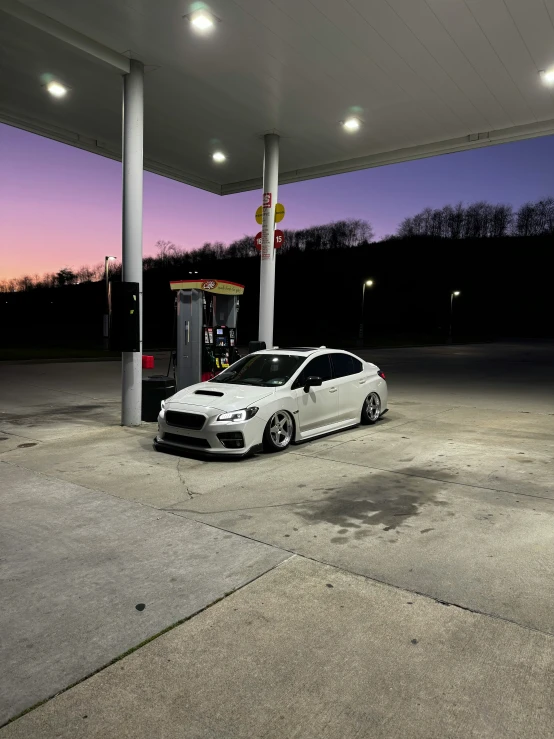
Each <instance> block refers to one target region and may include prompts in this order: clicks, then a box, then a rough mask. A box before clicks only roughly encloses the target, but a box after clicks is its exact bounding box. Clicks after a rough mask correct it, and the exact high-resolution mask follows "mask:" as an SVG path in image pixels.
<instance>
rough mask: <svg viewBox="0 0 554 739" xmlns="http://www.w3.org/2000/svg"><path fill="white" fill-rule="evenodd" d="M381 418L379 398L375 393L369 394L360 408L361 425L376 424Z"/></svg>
mask: <svg viewBox="0 0 554 739" xmlns="http://www.w3.org/2000/svg"><path fill="white" fill-rule="evenodd" d="M380 417H381V398H380V397H379V396H378V395H377V393H370V394H369V395H368V396H367V398H366V399H365V400H364V405H363V407H362V423H365V424H372V423H377V421H378V420H379V418H380Z"/></svg>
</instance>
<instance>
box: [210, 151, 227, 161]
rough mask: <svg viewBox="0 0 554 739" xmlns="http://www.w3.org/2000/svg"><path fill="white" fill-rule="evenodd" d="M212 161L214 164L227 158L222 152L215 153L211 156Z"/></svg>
mask: <svg viewBox="0 0 554 739" xmlns="http://www.w3.org/2000/svg"><path fill="white" fill-rule="evenodd" d="M212 159H213V160H214V162H224V161H225V160H226V159H227V157H226V156H225V154H224V153H223V152H222V151H216V152H214V153H213V154H212Z"/></svg>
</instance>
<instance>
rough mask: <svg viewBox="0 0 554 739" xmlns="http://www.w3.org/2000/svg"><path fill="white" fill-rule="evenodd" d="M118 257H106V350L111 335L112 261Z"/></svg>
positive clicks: (104, 332)
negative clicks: (110, 265)
mask: <svg viewBox="0 0 554 739" xmlns="http://www.w3.org/2000/svg"><path fill="white" fill-rule="evenodd" d="M111 259H117V257H104V274H105V281H106V301H105V308H104V331H103V334H104V349H107V348H108V338H109V335H110V267H109V264H110V260H111Z"/></svg>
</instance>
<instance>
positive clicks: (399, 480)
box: [295, 472, 448, 544]
mask: <svg viewBox="0 0 554 739" xmlns="http://www.w3.org/2000/svg"><path fill="white" fill-rule="evenodd" d="M411 474H412V475H413V472H412V473H411ZM443 491H444V483H443V482H441V481H438V480H429V479H422V478H418V479H414V477H412V476H410V477H408V476H404V475H390V474H382V473H373V474H369V475H364V476H363V477H360V478H359V479H357V480H354V481H352V482H350V483H349V484H347V485H345V486H344V487H340V488H335V489H332V488H327V489H326V491H325V498H324V499H323V500H318V501H313V502H309V503H304V504H302V507H299V508H297V509H296V511H295V512H296V513H297V514H298V515H299V516H301V517H302V518H303V519H304V520H305V521H307V522H309V523H312V524H313V523H327V524H332V525H334V526H337V527H338V528H339V530H340V531H339V532H338V533H340V534H345V533H346V532H347V531H352V533H354V534H355V538H357V539H358V538H362V537H363V536H367V535H370V534H371V533H373V532H372V531H371V528H372V527H377V526H378V527H380V529H381V530H384V531H391V530H395V529H397V528H398V527H399V526H401V525H402V524H403V523H405V522H406V521H408V520H410V519H411V518H413V517H414V516H418V515H419V514H420V512H421V510H422V507H423V506H425V505H434V506H446V505H448V503H447V502H446V501H445V500H441V499H440V498H439V495H440V494H441V493H442V492H443ZM332 541H333V542H334V543H336V544H341V543H346V541H347V538H346V537H336V539H335V540H332Z"/></svg>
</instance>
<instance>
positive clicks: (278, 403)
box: [257, 390, 298, 426]
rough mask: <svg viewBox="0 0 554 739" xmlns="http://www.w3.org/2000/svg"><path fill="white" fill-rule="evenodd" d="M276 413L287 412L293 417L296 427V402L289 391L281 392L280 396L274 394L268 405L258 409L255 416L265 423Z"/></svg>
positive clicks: (265, 404)
mask: <svg viewBox="0 0 554 739" xmlns="http://www.w3.org/2000/svg"><path fill="white" fill-rule="evenodd" d="M277 411H288V412H289V413H290V414H291V416H292V417H293V419H294V421H295V426H296V417H297V415H298V401H297V399H296V397H295V396H294V395H293V394H292V392H291V391H290V390H289V391H288V392H283V394H282V395H279V394H277V393H276V394H275V395H274V396H273V397H272V398H271V400H270V401H269V403H264V404H263V405H262V406H261V407H260V410H259V411H258V413H257V415H258V417H259V418H261V419H262V420H263V421H266V422H267V421H269V419H270V418H271V416H272V415H273V414H274V413H276V412H277Z"/></svg>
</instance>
